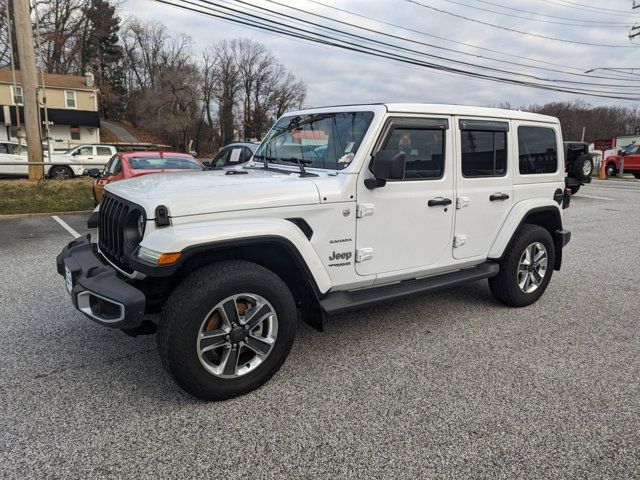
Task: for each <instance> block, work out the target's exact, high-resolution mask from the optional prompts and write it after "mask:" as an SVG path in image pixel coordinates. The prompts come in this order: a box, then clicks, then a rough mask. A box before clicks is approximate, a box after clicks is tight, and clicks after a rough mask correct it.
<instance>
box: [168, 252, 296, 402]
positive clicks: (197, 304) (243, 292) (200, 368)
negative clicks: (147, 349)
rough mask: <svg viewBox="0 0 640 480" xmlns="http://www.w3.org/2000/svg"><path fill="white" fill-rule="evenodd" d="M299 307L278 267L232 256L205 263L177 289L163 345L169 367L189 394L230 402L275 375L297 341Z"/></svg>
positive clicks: (170, 308) (171, 299)
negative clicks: (277, 272) (273, 268)
mask: <svg viewBox="0 0 640 480" xmlns="http://www.w3.org/2000/svg"><path fill="white" fill-rule="evenodd" d="M296 327H297V310H296V306H295V302H294V299H293V296H292V295H291V292H290V291H289V288H288V287H287V285H286V284H285V283H284V282H283V281H282V280H281V279H280V278H279V277H278V276H277V275H275V274H274V273H273V272H271V271H269V270H267V269H266V268H264V267H261V266H260V265H256V264H253V263H250V262H245V261H239V260H232V261H224V262H220V263H215V264H212V265H209V266H206V267H203V268H201V269H199V270H197V271H195V272H194V273H192V274H191V275H190V276H189V277H187V278H186V279H185V280H184V281H183V282H182V283H181V284H180V285H179V286H178V287H177V288H176V289H175V290H174V292H173V293H172V294H171V296H170V297H169V299H168V300H167V303H166V304H165V307H164V309H163V312H162V318H161V321H160V327H159V331H158V347H159V351H160V357H161V359H162V362H163V364H164V366H165V367H166V368H167V370H168V371H169V373H170V374H171V375H172V376H173V378H174V379H175V380H176V382H177V383H178V384H179V385H180V386H181V387H182V388H184V389H185V390H186V391H187V392H189V393H190V394H192V395H194V396H196V397H198V398H202V399H204V400H224V399H227V398H232V397H236V396H238V395H242V394H245V393H248V392H250V391H251V390H254V389H256V388H258V387H260V386H261V385H262V384H264V383H265V382H266V381H267V380H269V379H270V378H271V377H272V376H273V374H275V373H276V372H277V371H278V369H279V368H280V366H281V365H282V364H283V363H284V361H285V359H286V358H287V355H288V354H289V350H290V349H291V346H292V344H293V339H294V336H295V331H296Z"/></svg>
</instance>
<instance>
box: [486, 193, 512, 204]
mask: <svg viewBox="0 0 640 480" xmlns="http://www.w3.org/2000/svg"><path fill="white" fill-rule="evenodd" d="M508 199H509V195H507V194H506V193H494V194H493V195H491V196H490V197H489V200H491V201H492V202H496V201H499V200H508Z"/></svg>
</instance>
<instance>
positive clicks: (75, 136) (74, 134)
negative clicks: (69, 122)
mask: <svg viewBox="0 0 640 480" xmlns="http://www.w3.org/2000/svg"><path fill="white" fill-rule="evenodd" d="M71 140H80V127H73V126H72V127H71Z"/></svg>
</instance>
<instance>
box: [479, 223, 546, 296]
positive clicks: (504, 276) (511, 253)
mask: <svg viewBox="0 0 640 480" xmlns="http://www.w3.org/2000/svg"><path fill="white" fill-rule="evenodd" d="M554 264H555V246H554V244H553V239H552V238H551V235H550V234H549V232H548V231H547V230H546V229H545V228H542V227H540V226H538V225H524V226H522V227H521V228H520V229H519V230H518V231H517V232H516V234H515V235H514V237H513V239H512V240H511V243H510V244H509V246H508V247H507V251H506V252H505V254H504V257H503V258H502V261H501V262H500V272H499V273H498V275H496V276H495V277H493V278H490V279H489V288H490V289H491V293H492V294H493V296H494V297H495V298H497V299H498V300H500V301H501V302H502V303H505V304H507V305H510V306H512V307H526V306H527V305H531V304H532V303H534V302H536V301H537V300H538V299H539V298H540V297H541V296H542V294H543V293H544V291H545V290H546V288H547V285H549V281H550V280H551V275H552V273H553V266H554Z"/></svg>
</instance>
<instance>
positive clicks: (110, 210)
mask: <svg viewBox="0 0 640 480" xmlns="http://www.w3.org/2000/svg"><path fill="white" fill-rule="evenodd" d="M135 209H137V210H139V211H141V212H144V210H143V209H142V208H141V207H139V206H138V205H136V204H134V203H131V202H128V201H126V200H124V199H122V198H118V197H116V196H115V195H113V194H110V193H107V192H105V193H104V195H103V196H102V201H101V202H100V216H99V219H98V246H99V247H100V252H102V254H103V255H104V256H105V257H107V258H108V259H109V260H111V262H113V263H114V264H115V265H117V266H118V267H120V268H122V269H123V270H126V271H128V270H129V268H128V267H129V266H128V261H127V260H128V258H129V256H130V255H131V253H132V252H133V249H132V248H130V247H129V246H128V245H127V243H126V242H125V239H124V229H125V219H126V218H127V215H128V214H129V212H131V211H132V210H135Z"/></svg>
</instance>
